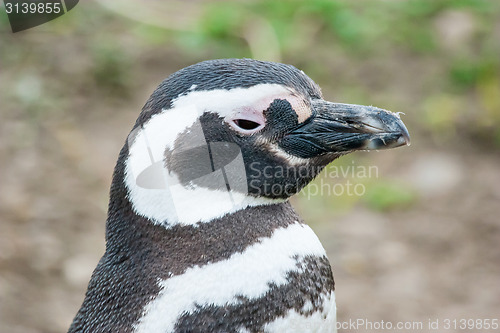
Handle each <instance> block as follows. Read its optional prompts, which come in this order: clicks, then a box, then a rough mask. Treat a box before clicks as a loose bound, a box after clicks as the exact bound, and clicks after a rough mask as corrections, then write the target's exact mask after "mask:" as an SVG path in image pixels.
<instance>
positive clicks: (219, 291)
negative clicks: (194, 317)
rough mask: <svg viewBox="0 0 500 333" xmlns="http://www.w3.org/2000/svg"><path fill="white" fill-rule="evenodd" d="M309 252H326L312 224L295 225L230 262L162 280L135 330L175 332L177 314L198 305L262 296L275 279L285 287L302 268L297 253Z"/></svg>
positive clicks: (283, 229)
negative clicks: (241, 297)
mask: <svg viewBox="0 0 500 333" xmlns="http://www.w3.org/2000/svg"><path fill="white" fill-rule="evenodd" d="M307 255H314V256H323V255H325V250H324V249H323V246H322V245H321V243H320V242H319V240H318V238H317V236H316V235H315V234H314V232H313V231H312V230H311V228H309V227H308V226H305V225H301V224H299V223H296V224H293V225H290V226H288V227H287V228H281V229H277V230H275V231H274V233H273V235H272V236H271V237H270V238H264V239H262V241H261V242H259V243H256V244H254V245H252V246H250V247H248V248H247V249H246V250H245V251H244V252H242V253H236V254H234V255H232V256H231V257H230V258H229V259H227V260H224V261H220V262H216V263H214V264H211V265H206V266H202V267H199V266H196V267H193V268H190V269H188V270H187V271H186V272H185V273H184V274H182V275H179V276H174V277H172V278H170V279H167V280H164V281H160V283H159V284H160V286H161V288H162V289H161V291H160V293H159V295H158V296H157V297H156V298H155V299H154V300H153V301H151V302H150V303H149V304H147V305H146V307H145V309H144V315H143V317H142V318H141V319H140V320H139V323H138V324H137V325H136V327H135V332H136V333H147V332H170V331H172V330H173V328H174V326H175V322H176V320H177V319H178V317H179V316H180V315H181V314H182V313H184V312H188V313H189V312H191V311H193V310H195V306H196V304H198V305H204V304H213V305H216V306H220V305H224V304H228V303H237V302H238V300H237V299H236V296H237V295H241V296H244V297H248V298H250V299H252V298H258V297H262V296H263V295H264V294H265V293H266V292H267V291H268V290H269V285H270V284H271V283H273V284H276V285H278V286H279V285H283V284H285V283H286V279H285V277H286V273H287V272H289V271H296V270H298V267H297V265H296V263H297V262H296V259H295V257H303V256H307Z"/></svg>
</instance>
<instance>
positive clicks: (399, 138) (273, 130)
mask: <svg viewBox="0 0 500 333" xmlns="http://www.w3.org/2000/svg"><path fill="white" fill-rule="evenodd" d="M408 144H409V134H408V131H407V129H406V127H405V126H404V124H403V122H402V121H401V120H400V118H399V116H398V114H395V113H392V112H389V111H386V110H383V109H379V108H376V107H372V106H361V105H352V104H340V103H332V102H328V101H325V100H324V99H323V97H322V94H321V90H320V88H319V87H318V85H316V84H315V83H314V82H313V81H312V80H311V79H310V78H309V77H308V76H307V75H305V74H304V72H302V71H300V70H298V69H296V68H295V67H293V66H291V65H285V64H279V63H272V62H263V61H257V60H251V59H221V60H211V61H205V62H201V63H198V64H195V65H192V66H189V67H186V68H184V69H182V70H180V71H178V72H176V73H174V74H172V75H171V76H170V77H168V78H167V79H166V80H164V81H163V82H162V83H161V84H160V85H159V87H158V88H157V89H156V90H155V91H154V92H153V94H152V95H151V97H150V98H149V100H148V101H147V102H146V104H145V106H144V108H143V111H142V113H141V114H140V116H139V118H138V120H137V122H136V124H135V126H134V129H133V130H132V132H131V133H130V135H129V137H128V140H127V144H126V147H125V148H124V149H125V151H126V153H125V154H122V158H123V159H124V160H123V161H121V162H122V163H123V164H124V183H125V186H126V188H127V199H128V200H129V201H130V202H131V204H132V207H133V209H134V211H135V213H137V214H139V215H142V216H145V217H147V218H149V219H151V220H152V221H153V222H155V223H159V224H166V225H172V224H177V223H180V224H194V223H198V222H203V221H208V220H211V219H213V218H215V217H218V216H222V215H225V214H228V213H231V212H234V211H237V210H240V209H244V208H245V207H248V206H255V205H262V204H270V203H275V202H279V201H283V200H286V199H287V198H289V197H290V196H292V195H293V194H295V193H297V192H298V191H300V190H301V189H302V188H303V187H304V186H305V185H307V184H308V183H309V182H310V181H311V180H312V179H313V178H314V177H315V176H316V175H317V174H318V173H319V172H320V171H321V170H322V168H324V167H325V166H326V165H327V164H328V163H330V162H332V161H333V160H334V159H335V158H337V157H339V156H341V155H344V154H347V153H349V152H351V151H356V150H371V149H377V150H378V149H385V148H393V147H398V146H402V145H408ZM119 163H120V161H119ZM122 181H123V180H122Z"/></svg>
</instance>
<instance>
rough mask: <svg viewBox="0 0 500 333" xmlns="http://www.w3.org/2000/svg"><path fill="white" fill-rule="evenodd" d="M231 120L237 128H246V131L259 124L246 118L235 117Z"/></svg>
mask: <svg viewBox="0 0 500 333" xmlns="http://www.w3.org/2000/svg"><path fill="white" fill-rule="evenodd" d="M233 122H234V124H235V125H236V126H238V127H239V128H241V129H244V130H247V131H251V130H254V129H256V128H258V127H259V126H260V124H259V123H257V122H255V121H251V120H248V119H235V120H233Z"/></svg>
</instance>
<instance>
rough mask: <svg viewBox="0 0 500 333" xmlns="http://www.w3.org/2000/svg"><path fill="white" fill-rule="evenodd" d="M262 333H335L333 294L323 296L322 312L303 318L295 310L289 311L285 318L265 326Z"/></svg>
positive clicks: (335, 311) (335, 320) (335, 312)
mask: <svg viewBox="0 0 500 333" xmlns="http://www.w3.org/2000/svg"><path fill="white" fill-rule="evenodd" d="M264 332H286V333H303V332H317V333H335V332H337V307H336V305H335V294H334V293H333V292H332V293H331V295H325V297H324V300H323V311H322V312H319V311H318V312H314V313H313V314H312V315H309V316H304V315H302V314H300V313H298V312H297V311H295V310H290V311H289V312H288V313H287V314H286V316H285V317H281V318H278V319H276V320H275V321H273V322H271V323H269V324H266V325H265V327H264Z"/></svg>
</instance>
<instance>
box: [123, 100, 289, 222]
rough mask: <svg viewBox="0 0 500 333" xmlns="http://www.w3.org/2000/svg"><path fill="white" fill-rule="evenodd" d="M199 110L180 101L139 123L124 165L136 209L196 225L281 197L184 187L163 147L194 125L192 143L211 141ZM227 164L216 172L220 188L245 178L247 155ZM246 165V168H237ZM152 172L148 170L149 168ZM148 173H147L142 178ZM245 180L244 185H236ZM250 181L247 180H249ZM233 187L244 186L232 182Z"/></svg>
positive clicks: (151, 216) (148, 215) (152, 217)
mask: <svg viewBox="0 0 500 333" xmlns="http://www.w3.org/2000/svg"><path fill="white" fill-rule="evenodd" d="M200 113H201V111H200V109H197V107H196V106H195V105H194V104H191V105H186V106H177V107H176V108H175V109H168V110H165V111H163V112H162V113H159V114H156V115H154V116H152V117H151V119H150V120H149V121H148V122H146V123H145V124H144V125H143V127H142V128H138V129H136V130H135V131H134V133H132V134H131V135H130V136H129V138H130V140H129V157H128V159H127V161H126V166H125V184H126V186H127V189H128V198H129V200H130V202H131V204H132V208H133V210H134V211H135V212H136V213H137V214H138V215H141V216H144V217H146V218H148V219H150V220H152V221H153V222H154V223H156V224H161V225H165V226H172V225H174V224H183V225H193V224H196V223H197V222H208V221H211V220H213V219H214V218H217V217H221V216H224V215H226V214H229V213H233V212H236V211H238V210H241V209H244V208H246V207H248V206H258V205H265V204H272V203H277V202H282V201H283V200H271V199H266V198H255V197H251V196H248V195H246V194H245V193H241V192H236V191H232V190H231V191H219V190H211V189H208V188H201V187H197V186H190V187H189V188H187V187H184V186H183V185H182V184H180V182H179V180H178V179H177V176H176V175H175V174H174V173H169V172H168V170H166V169H165V168H164V162H163V161H164V152H165V150H166V149H170V148H172V147H173V146H174V142H175V140H176V138H177V136H178V135H179V134H180V133H182V132H183V131H185V130H186V128H188V127H190V131H191V132H190V134H191V135H192V136H193V137H194V138H196V139H197V140H198V141H199V142H197V141H196V140H193V141H192V142H191V146H192V147H184V148H194V147H196V146H203V145H206V141H205V138H204V135H203V130H202V128H201V124H200V123H199V122H197V119H198V117H199V116H200ZM230 164H231V165H228V166H226V174H225V175H223V174H222V171H221V170H215V171H214V173H211V174H210V176H211V178H210V179H211V181H213V180H214V179H215V181H217V180H219V181H220V182H221V183H220V184H218V185H219V188H224V187H225V183H224V181H225V178H224V177H231V175H234V177H233V179H231V178H229V179H228V181H229V183H230V185H231V181H234V182H241V181H244V182H246V176H245V171H244V170H245V168H244V164H243V157H242V156H241V153H240V155H238V157H237V158H236V159H235V160H234V161H232V162H231V163H230ZM233 170H236V171H238V170H241V172H239V173H238V172H235V173H234V172H233V173H231V171H233ZM148 172H149V173H148ZM145 174H147V177H145V178H146V179H147V182H146V183H147V184H146V185H145V184H144V182H143V183H141V181H140V180H141V178H140V177H141V176H144V175H145ZM143 178H144V177H143ZM237 185H241V184H237ZM245 186H246V183H245ZM232 188H241V186H233V187H232Z"/></svg>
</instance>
